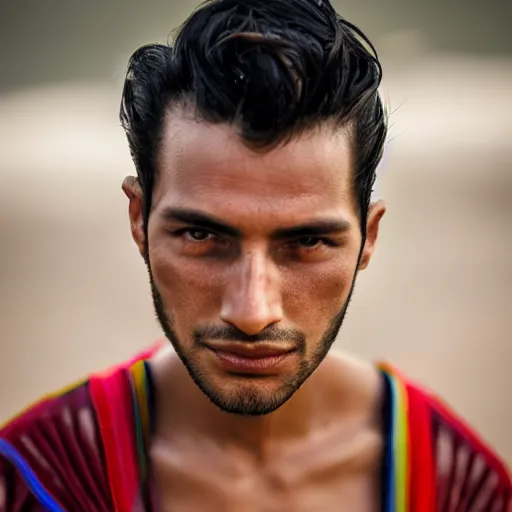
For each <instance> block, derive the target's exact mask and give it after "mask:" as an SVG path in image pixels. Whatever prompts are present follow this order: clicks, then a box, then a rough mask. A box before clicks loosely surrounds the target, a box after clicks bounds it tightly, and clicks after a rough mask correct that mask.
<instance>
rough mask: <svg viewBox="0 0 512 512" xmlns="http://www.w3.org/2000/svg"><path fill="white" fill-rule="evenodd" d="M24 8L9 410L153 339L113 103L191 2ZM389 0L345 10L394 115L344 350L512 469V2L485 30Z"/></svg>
mask: <svg viewBox="0 0 512 512" xmlns="http://www.w3.org/2000/svg"><path fill="white" fill-rule="evenodd" d="M13 4H14V3H13ZM24 4H26V3H24ZM28 4H30V5H31V7H32V8H33V9H25V10H22V9H21V8H17V7H16V6H15V5H13V6H9V7H8V8H6V10H7V13H6V16H7V17H6V16H3V17H2V19H3V22H5V21H6V20H9V23H8V24H7V25H6V26H5V27H4V28H5V30H4V29H3V30H1V31H0V34H1V35H0V43H2V45H3V46H2V47H3V48H10V50H8V51H6V52H5V55H3V56H2V59H3V62H2V63H1V64H2V74H1V78H0V244H1V245H0V248H1V250H0V420H3V419H6V418H7V417H8V416H9V415H11V414H12V413H14V412H15V411H17V410H18V409H19V408H20V407H22V406H23V405H25V404H26V403H27V402H29V401H31V400H33V399H35V398H37V397H38V396H39V395H41V394H42V393H45V392H47V391H49V390H52V389H55V388H58V387H59V386H61V385H64V384H67V383H69V382H70V381H74V380H76V379H77V378H79V377H81V376H83V375H84V374H86V373H87V372H89V371H92V370H95V369H99V368H102V367H103V366H105V365H108V364H110V363H114V362H116V361H118V360H119V359H122V358H125V357H129V356H130V355H131V354H132V353H133V352H134V351H135V350H138V349H140V348H143V347H145V346H147V345H148V344H150V343H152V342H153V341H154V339H155V338H157V337H159V336H160V331H159V329H158V326H157V324H156V321H155V320H154V318H153V312H152V306H151V300H150V294H149V287H148V285H147V277H146V274H145V268H144V265H143V264H142V261H140V258H139V257H138V255H137V252H136V249H135V246H134V245H133V244H132V242H131V240H130V236H129V230H128V222H127V218H126V208H127V205H126V202H125V200H124V196H123V195H122V193H121V190H120V183H121V180H122V178H123V177H124V176H125V175H126V174H128V173H132V172H133V170H132V169H133V166H132V164H131V161H130V158H129V154H128V149H127V145H126V142H125V139H124V136H123V133H122V130H121V128H120V127H119V123H118V121H117V106H118V102H119V96H120V87H121V79H122V71H123V69H124V66H125V64H126V60H127V57H128V55H129V53H130V52H131V51H132V50H133V49H134V48H135V47H136V46H137V45H139V44H142V43H145V42H150V41H154V40H160V41H161V40H165V37H166V35H167V32H169V30H170V28H172V27H173V26H175V25H176V24H177V23H178V22H179V21H181V19H183V17H184V16H185V14H186V12H188V11H189V10H190V8H191V6H192V4H191V3H188V4H187V3H186V2H181V3H180V2H172V4H173V5H172V6H169V2H167V4H166V3H164V2H155V3H154V4H152V7H151V8H149V7H148V8H146V7H144V8H143V7H140V6H139V7H136V6H135V4H133V5H132V4H131V3H129V2H128V3H125V4H123V6H121V4H119V5H118V4H116V3H115V2H113V3H112V4H110V3H109V4H108V6H105V9H104V10H100V9H99V7H98V5H96V4H95V2H91V3H90V4H88V7H84V6H81V7H80V10H77V9H78V7H77V8H71V7H69V5H68V3H66V4H64V3H63V2H51V1H50V2H48V3H47V4H45V5H46V7H45V9H44V12H43V11H42V10H41V7H38V6H37V5H38V4H36V3H35V2H32V3H31V2H28ZM74 5H76V4H74ZM356 5H357V6H360V7H356ZM386 5H387V4H386ZM391 5H392V6H394V9H395V10H393V9H391V8H390V10H389V9H388V10H385V11H383V10H382V7H379V5H378V3H377V1H376V0H375V2H374V3H372V2H368V3H364V2H363V3H361V2H358V3H357V4H356V3H354V4H353V5H352V7H351V8H349V6H347V9H346V11H343V12H345V13H346V15H347V17H350V18H351V19H354V20H355V21H356V22H358V23H360V24H361V25H362V27H363V29H366V30H368V32H369V35H370V36H371V37H372V38H373V39H374V41H375V43H376V45H377V47H378V48H380V49H381V55H382V59H383V61H384V65H385V71H386V80H385V83H384V85H383V94H384V95H385V97H386V98H387V101H388V103H389V105H390V110H391V111H393V114H392V117H391V119H392V122H393V127H392V130H391V134H390V139H392V140H390V143H389V145H388V151H387V154H386V156H385V159H384V162H383V165H382V168H381V174H380V176H381V179H380V182H379V190H378V192H379V194H380V195H381V196H383V197H384V198H385V199H386V200H387V203H388V207H389V210H388V214H387V216H386V218H385V222H384V226H383V230H382V233H381V241H380V245H379V249H378V253H377V255H376V257H375V260H374V262H373V264H372V266H371V268H370V269H369V270H368V271H366V272H365V273H364V274H362V275H361V276H360V279H359V284H358V286H357V287H356V293H355V297H354V300H353V302H352V305H351V308H350V309H349V314H348V318H347V321H346V324H345V325H344V327H343V329H342V331H341V334H340V337H339V342H338V344H337V349H344V350H350V351H353V352H355V353H358V354H360V355H362V356H364V357H368V358H371V359H381V358H385V359H387V360H389V361H391V362H393V363H394V364H397V365H398V366H400V367H401V368H402V369H404V370H405V371H406V372H407V373H408V374H410V375H411V376H412V377H414V378H416V379H418V380H419V381H420V382H422V383H424V384H426V385H428V386H430V387H431V388H433V389H435V390H436V391H437V392H439V393H440V394H441V395H442V396H444V397H445V398H446V399H447V400H448V401H449V402H451V404H452V405H453V406H454V407H455V408H456V409H457V410H458V411H460V412H461V413H462V414H463V415H464V416H465V417H466V418H467V419H468V420H469V421H470V422H471V423H472V424H473V425H475V426H476V427H478V428H479V429H480V431H481V432H482V433H483V435H484V437H485V438H486V439H488V440H489V441H490V442H491V443H492V444H493V445H494V446H496V448H497V449H498V450H499V452H500V453H501V454H502V455H503V457H504V458H505V459H506V460H507V461H508V462H509V463H512V435H511V433H512V376H511V373H512V343H511V341H512V340H511V338H510V332H511V331H512V320H511V318H512V265H511V256H510V252H511V249H512V227H511V221H512V202H511V193H512V171H511V169H512V145H511V134H512V122H511V114H512V111H511V110H510V105H511V104H512V93H511V91H512V58H511V56H512V52H511V48H510V47H509V46H507V44H509V43H507V42H506V41H505V38H504V36H503V33H502V32H500V30H501V27H502V25H503V20H502V18H503V16H504V14H505V12H504V11H500V9H506V8H505V7H504V6H502V5H501V4H500V5H498V4H496V6H497V7H496V9H494V10H493V9H490V10H489V9H488V10H487V11H486V12H487V18H488V17H489V16H490V17H491V18H492V22H493V24H494V25H493V27H494V28H492V27H491V26H488V25H487V24H486V23H487V22H488V20H487V18H485V20H484V21H482V22H480V23H478V21H479V19H480V17H481V16H482V13H481V12H480V11H479V10H478V9H479V7H478V4H475V5H477V7H473V10H472V11H468V9H466V8H465V7H464V4H463V3H457V2H455V3H453V4H452V3H451V4H450V6H451V7H450V9H448V8H447V7H443V6H442V4H438V3H436V2H432V3H429V8H428V9H427V8H425V7H423V8H422V9H423V11H421V12H416V11H415V10H414V9H412V8H410V7H407V4H405V3H404V4H403V5H401V4H400V2H399V1H398V0H395V1H394V2H391V3H390V4H389V6H391ZM486 5H487V7H488V4H487V3H486ZM389 6H388V7H389ZM38 9H39V10H38ZM102 9H103V7H102ZM379 9H380V10H379ZM415 9H416V8H415ZM433 20H439V23H438V24H437V25H435V24H434V25H433V24H432V21H433ZM450 20H451V21H450ZM486 20H487V21H486ZM450 23H451V24H450ZM500 23H501V25H500ZM433 27H434V28H433ZM469 35H472V37H469ZM9 42H10V44H11V46H6V45H8V44H9ZM16 45H18V47H17V48H16Z"/></svg>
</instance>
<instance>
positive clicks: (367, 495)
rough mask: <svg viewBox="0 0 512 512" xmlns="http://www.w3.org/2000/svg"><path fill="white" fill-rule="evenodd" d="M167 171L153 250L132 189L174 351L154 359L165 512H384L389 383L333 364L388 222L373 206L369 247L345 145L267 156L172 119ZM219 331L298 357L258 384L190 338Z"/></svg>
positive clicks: (322, 132) (340, 137)
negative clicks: (385, 389) (342, 328)
mask: <svg viewBox="0 0 512 512" xmlns="http://www.w3.org/2000/svg"><path fill="white" fill-rule="evenodd" d="M157 167H158V177H157V180H156V183H155V188H154V191H153V197H152V209H151V214H150V217H149V223H148V226H147V240H146V237H145V232H146V231H145V229H144V226H143V220H142V192H141V189H140V187H139V185H138V182H137V180H136V179H135V178H132V177H128V178H126V180H125V181H124V183H123V190H124V191H125V193H126V195H127V196H128V198H129V216H130V223H131V231H132V235H133V238H134V240H135V242H136V244H137V246H138V249H139V251H140V253H141V255H142V256H143V257H144V260H145V261H146V264H147V265H148V269H149V271H150V276H151V281H152V286H153V292H154V298H155V306H156V309H157V313H158V316H159V319H160V322H161V323H162V327H163V328H164V331H165V332H166V334H167V335H168V337H169V338H170V340H171V342H172V344H173V345H174V349H175V350H172V347H168V348H166V349H164V350H162V351H161V352H160V353H159V354H157V356H155V358H154V360H153V361H152V362H151V365H152V368H153V371H154V374H155V381H156V388H157V414H156V417H157V420H156V422H157V425H156V433H155V436H154V439H153V442H152V447H151V454H150V457H151V463H152V471H153V474H154V480H155V486H156V490H157V493H156V494H157V496H158V501H159V502H160V506H161V507H162V509H163V510H199V509H201V508H204V506H205V504H208V510H223V511H229V510H237V511H240V510H244V511H245V510H247V511H252V510H254V511H260V510H269V511H273V510H276V511H277V510H294V511H301V510H326V511H328V510H347V509H349V510H351V511H359V510H365V511H366V510H378V509H379V508H378V507H379V500H378V493H379V485H378V480H379V478H378V476H379V469H380V460H381V458H382V435H381V424H380V403H381V386H380V379H379V375H378V372H377V370H376V369H375V368H374V367H373V366H372V365H370V364H366V363H363V362H360V361H356V360H354V359H351V358H349V357H347V356H345V355H340V354H333V353H330V352H329V353H328V349H329V348H330V344H331V343H332V340H333V338H334V335H335V334H336V331H337V328H338V327H339V324H340V323H341V322H342V319H343V315H344V310H345V309H346V306H347V304H348V301H349V299H350V294H351V291H352V287H353V283H354V280H355V277H356V275H357V272H358V271H359V270H363V269H365V268H366V267H367V265H368V264H369V261H370V259H371V256H372V254H373V251H374V248H375V244H376V241H377V236H378V231H379V223H380V220H381V218H382V216H383V214H384V213H385V206H384V204H383V203H382V202H381V201H379V202H376V203H374V204H372V206H371V209H370V212H369V215H368V222H367V238H366V242H365V244H364V247H362V248H361V243H362V237H361V232H360V229H359V218H358V214H357V208H356V204H355V200H354V195H353V191H352V181H351V173H352V165H351V149H350V143H349V136H348V134H347V133H346V132H344V131H339V132H337V133H335V132H334V131H333V130H332V128H330V127H327V126H326V127H322V128H318V129H315V130H312V131H310V132H308V133H305V134H304V135H301V136H300V137H296V138H294V139H293V140H291V141H290V142H288V143H287V144H285V145H281V146H277V147H275V148H273V149H270V150H268V151H264V152H262V151H259V152H258V151H254V150H253V149H251V148H250V147H248V146H247V145H246V144H245V143H244V142H243V141H242V140H241V139H240V137H239V136H238V135H237V134H236V132H235V131H234V130H233V129H232V128H231V127H229V126H224V125H211V124H207V123H204V122H198V121H196V120H194V119H193V118H192V117H191V116H190V115H187V114H186V113H185V112H172V113H169V115H168V116H167V118H166V122H165V127H164V136H163V140H162V144H161V147H160V152H159V158H158V162H157ZM184 212H186V213H187V216H185V215H184ZM191 212H193V213H194V215H196V214H197V213H200V214H201V215H202V216H207V217H208V218H209V219H210V220H211V219H215V221H216V222H217V223H219V224H222V226H224V227H226V226H227V228H228V229H227V230H219V229H217V228H218V226H216V227H215V228H214V229H212V227H211V226H210V225H208V226H206V225H205V224H204V223H203V222H202V221H201V222H199V221H198V219H197V215H196V218H194V219H192V218H191V215H190V213H191ZM186 217H187V218H186ZM320 225H321V226H323V227H322V230H319V229H318V228H319V226H320ZM305 226H309V228H308V230H305V229H304V227H305ZM312 226H314V227H315V229H312V228H311V227H312ZM224 231H226V232H224ZM212 326H213V327H214V328H216V329H217V330H219V329H220V331H221V332H222V333H224V334H225V335H226V336H227V337H231V336H233V337H235V336H237V337H238V338H239V339H238V340H233V341H239V342H241V343H254V344H255V343H271V344H281V345H283V344H287V345H288V346H290V347H292V348H295V349H296V351H295V352H294V353H293V354H292V355H291V356H290V357H288V358H287V359H286V362H285V363H283V364H280V365H278V366H277V368H278V370H276V371H275V372H271V373H269V374H267V375H265V376H263V377H262V376H258V377H255V376H254V375H252V376H250V375H241V374H237V373H236V372H235V373H233V372H230V371H226V370H225V369H224V368H223V367H222V365H221V364H219V360H218V359H217V357H216V356H215V354H214V353H213V352H212V351H211V350H209V349H207V348H205V346H204V345H202V342H205V343H209V342H211V341H212V340H213V342H215V343H218V342H219V341H218V340H215V339H214V338H215V334H214V335H212V339H210V338H209V335H208V332H206V334H205V336H202V337H199V339H200V341H201V343H198V342H197V339H198V338H197V336H196V337H195V338H194V332H196V333H197V330H198V329H199V330H201V329H202V330H203V333H204V329H205V327H206V328H210V333H211V328H212ZM333 328H335V331H334V332H333ZM258 337H259V338H258ZM234 412H235V413H237V414H235V413H234ZM345 507H348V508H345Z"/></svg>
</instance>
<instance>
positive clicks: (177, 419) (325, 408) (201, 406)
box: [151, 348, 375, 457]
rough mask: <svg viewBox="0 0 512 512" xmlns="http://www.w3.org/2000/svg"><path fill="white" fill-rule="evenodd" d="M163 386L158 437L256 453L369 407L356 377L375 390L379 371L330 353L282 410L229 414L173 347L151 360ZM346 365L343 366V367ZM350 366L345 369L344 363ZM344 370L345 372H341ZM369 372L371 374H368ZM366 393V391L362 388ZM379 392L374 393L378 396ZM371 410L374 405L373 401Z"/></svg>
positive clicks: (159, 393)
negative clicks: (211, 397)
mask: <svg viewBox="0 0 512 512" xmlns="http://www.w3.org/2000/svg"><path fill="white" fill-rule="evenodd" d="M151 366H152V369H153V373H154V377H155V385H156V390H157V413H156V416H157V426H156V429H157V436H158V437H159V438H161V439H162V440H165V439H171V438H175V437H176V436H182V435H186V436H188V435H190V436H191V437H194V438H200V439H208V440H211V441H213V442H221V443H223V444H225V443H227V444H231V445H237V446H238V447H239V448H241V449H243V450H244V451H248V452H251V453H252V454H253V455H255V456H256V457H262V456H264V455H265V453H269V452H271V451H272V448H273V447H275V446H276V445H277V444H279V443H283V442H287V441H293V440H299V439H304V438H307V437H309V436H310V435H311V434H312V432H313V431H315V429H316V428H329V426H330V425H333V424H335V423H336V422H339V420H340V419H342V418H343V416H344V415H347V417H350V416H351V415H352V413H353V411H354V408H356V409H360V410H361V411H362V410H363V408H364V405H363V407H361V405H360V404H359V403H358V404H357V405H355V402H357V401H354V394H353V389H354V386H353V384H354V377H355V376H356V374H357V373H358V372H359V377H358V378H359V379H360V380H361V382H365V378H367V379H366V382H365V384H364V387H366V388H368V386H370V388H371V390H370V389H369V390H368V391H369V393H363V394H362V395H364V396H367V395H368V398H370V395H373V394H374V391H375V389H374V386H375V379H374V377H375V375H374V374H375V371H374V370H373V368H372V372H371V373H369V367H368V365H365V366H364V368H365V371H366V374H364V371H363V374H361V368H363V367H362V366H361V368H357V366H353V365H351V364H348V366H347V363H346V361H344V359H343V358H340V357H339V356H336V355H330V356H328V357H327V358H326V359H325V360H324V361H323V362H322V363H321V364H320V366H319V367H318V368H317V370H316V371H315V372H314V373H313V374H312V375H311V376H310V378H309V379H308V380H307V381H306V382H305V383H304V384H303V385H302V386H301V388H300V389H299V390H298V391H297V392H296V393H295V394H294V395H293V396H292V397H291V398H290V399H289V400H288V401H287V402H286V403H285V404H283V405H282V406H281V407H280V408H279V409H277V410H276V411H274V412H272V413H269V414H266V415H262V416H242V415H236V414H231V413H226V412H224V411H222V410H221V409H219V408H218V407H217V406H215V405H214V404H212V403H211V402H210V400H209V399H208V398H207V397H206V396H205V395H204V393H203V392H202V391H201V390H200V389H199V388H198V387H197V386H196V384H195V383H194V382H193V380H192V379H191V377H190V376H189V374H188V371H187V370H186V368H185V367H184V365H183V363H182V362H181V361H180V359H179V358H178V357H177V356H176V355H175V353H174V352H173V350H172V349H171V348H166V349H165V350H163V351H161V352H160V353H159V354H158V355H157V356H156V357H155V358H154V359H153V360H152V362H151ZM340 366H341V368H340ZM344 366H345V370H344V371H343V367H344ZM340 370H341V371H340ZM364 375H365V376H366V377H365V376H364ZM357 394H358V395H360V397H361V392H359V393H357ZM374 398H375V396H373V399H374ZM365 402H366V410H367V411H368V410H369V407H368V400H366V401H365Z"/></svg>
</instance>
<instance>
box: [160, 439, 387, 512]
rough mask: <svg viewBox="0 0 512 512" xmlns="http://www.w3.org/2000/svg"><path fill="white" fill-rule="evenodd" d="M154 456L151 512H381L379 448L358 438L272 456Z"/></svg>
mask: <svg viewBox="0 0 512 512" xmlns="http://www.w3.org/2000/svg"><path fill="white" fill-rule="evenodd" d="M197 448H198V449H197V450H190V449H187V450H183V449H180V450H177V449H174V450H173V449H171V448H169V449H164V448H162V447H157V449H155V450H154V454H153V455H152V467H153V483H154V486H155V494H156V497H157V500H156V501H157V508H156V510H155V512H160V511H162V512H173V511H180V512H187V511H194V512H196V511H197V510H208V511H212V512H216V511H219V512H220V511H222V512H231V511H233V512H235V511H236V512H242V511H244V512H245V511H247V512H282V511H283V510H289V511H294V512H311V511H318V510H322V511H323V512H330V511H333V512H334V511H343V510H350V511H351V512H378V511H379V510H381V505H380V494H381V488H380V487H381V486H380V461H381V455H382V442H381V439H380V437H379V436H378V435H377V434H374V433H363V434H361V435H359V436H357V437H355V438H354V439H352V440H351V442H349V443H343V444H338V445H336V444H332V443H327V444H326V443H321V444H320V445H316V444H315V443H312V444H311V446H308V447H302V448H301V449H295V450H290V451H285V452H283V453H281V454H279V455H270V456H269V458H268V460H266V461H255V460H251V459H249V458H247V457H244V456H243V455H241V454H240V453H238V452H237V451H236V449H234V448H232V447H214V448H212V447H205V446H203V447H199V446H198V447H197Z"/></svg>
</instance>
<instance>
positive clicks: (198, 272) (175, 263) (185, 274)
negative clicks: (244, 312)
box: [149, 244, 221, 329]
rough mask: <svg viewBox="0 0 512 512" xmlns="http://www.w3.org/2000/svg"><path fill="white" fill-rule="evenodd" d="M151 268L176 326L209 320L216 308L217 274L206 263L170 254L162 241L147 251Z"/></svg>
mask: <svg viewBox="0 0 512 512" xmlns="http://www.w3.org/2000/svg"><path fill="white" fill-rule="evenodd" d="M149 257H150V263H151V272H152V275H153V280H154V282H155V285H156V287H157V288H158V291H159V292H160V294H161V296H162V299H163V302H164V305H165V308H166V311H167V313H168V314H169V315H170V316H171V317H172V318H173V321H174V323H175V324H176V327H177V328H178V326H183V327H185V326H187V327H188V328H189V329H190V328H193V327H194V326H195V325H197V324H198V323H202V322H208V321H211V318H212V315H214V314H215V311H216V310H218V309H219V303H220V283H221V279H220V276H219V275H218V274H217V273H216V272H215V271H214V269H212V268H211V267H207V266H205V265H199V264H198V263H197V262H194V261H193V260H191V259H187V258H183V257H179V256H177V255H175V254H172V252H171V251H170V250H168V248H166V247H165V244H154V246H153V247H151V246H150V251H149Z"/></svg>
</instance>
